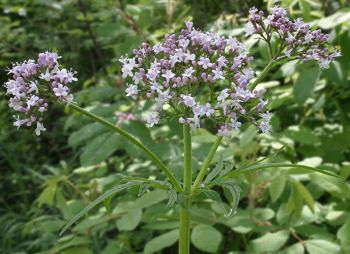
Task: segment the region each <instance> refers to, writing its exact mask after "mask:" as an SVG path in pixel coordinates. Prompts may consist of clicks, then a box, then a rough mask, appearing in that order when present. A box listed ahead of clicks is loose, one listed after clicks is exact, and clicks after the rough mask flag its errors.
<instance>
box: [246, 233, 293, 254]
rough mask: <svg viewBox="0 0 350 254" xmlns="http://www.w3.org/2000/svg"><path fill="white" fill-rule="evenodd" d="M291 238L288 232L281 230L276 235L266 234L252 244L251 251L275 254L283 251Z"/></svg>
mask: <svg viewBox="0 0 350 254" xmlns="http://www.w3.org/2000/svg"><path fill="white" fill-rule="evenodd" d="M288 238H289V232H288V231H287V230H281V231H278V232H275V233H266V234H265V235H263V236H262V237H260V238H257V239H255V240H253V241H251V243H250V249H251V250H252V251H253V252H257V253H265V252H274V251H278V250H279V249H281V248H282V247H283V246H284V244H285V243H286V242H287V240H288Z"/></svg>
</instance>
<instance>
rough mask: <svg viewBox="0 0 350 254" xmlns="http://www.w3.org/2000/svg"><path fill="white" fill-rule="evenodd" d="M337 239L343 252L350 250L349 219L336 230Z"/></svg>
mask: <svg viewBox="0 0 350 254" xmlns="http://www.w3.org/2000/svg"><path fill="white" fill-rule="evenodd" d="M337 238H338V239H339V240H340V243H341V246H342V248H343V249H344V250H350V218H349V219H348V220H347V221H346V223H345V224H344V225H343V226H342V227H341V228H340V229H339V230H338V232H337Z"/></svg>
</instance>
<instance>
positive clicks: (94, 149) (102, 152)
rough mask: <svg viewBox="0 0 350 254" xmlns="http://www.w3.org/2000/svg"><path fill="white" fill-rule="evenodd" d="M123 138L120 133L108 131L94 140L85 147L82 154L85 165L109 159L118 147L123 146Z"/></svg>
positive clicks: (81, 157)
mask: <svg viewBox="0 0 350 254" xmlns="http://www.w3.org/2000/svg"><path fill="white" fill-rule="evenodd" d="M123 145H124V144H123V139H122V138H121V136H120V135H119V134H118V133H114V132H106V133H103V134H101V135H99V136H97V137H96V138H94V139H93V140H91V142H90V143H89V144H88V145H87V146H86V147H85V149H84V151H83V153H82V154H81V156H80V160H81V163H82V165H83V166H89V165H94V164H97V163H100V162H102V161H104V160H105V159H107V158H108V157H109V156H110V155H111V154H112V153H114V152H115V151H116V150H117V149H120V148H122V147H123Z"/></svg>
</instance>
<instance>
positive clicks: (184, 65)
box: [120, 22, 270, 136]
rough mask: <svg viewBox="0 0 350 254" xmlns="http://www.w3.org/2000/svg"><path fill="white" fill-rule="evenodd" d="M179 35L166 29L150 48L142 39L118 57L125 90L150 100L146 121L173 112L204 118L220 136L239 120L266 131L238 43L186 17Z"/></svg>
mask: <svg viewBox="0 0 350 254" xmlns="http://www.w3.org/2000/svg"><path fill="white" fill-rule="evenodd" d="M185 24H186V28H184V29H182V30H181V32H180V34H179V35H175V34H168V35H166V36H165V39H164V42H162V43H158V44H156V45H154V46H153V47H152V46H150V45H149V44H147V43H142V45H141V47H140V48H138V49H135V50H134V52H133V53H134V56H133V57H131V58H127V57H123V58H121V59H120V62H121V63H122V64H123V67H122V76H123V78H124V79H127V80H128V81H129V82H130V83H129V84H128V85H127V88H126V95H127V96H130V97H132V98H137V97H139V96H142V97H146V98H153V99H154V100H155V109H154V112H153V113H152V114H151V115H150V116H149V118H148V120H147V121H148V123H149V125H150V126H153V125H155V124H158V123H159V121H160V118H161V115H162V114H165V113H166V112H172V113H173V114H176V115H177V117H178V119H179V122H180V123H182V124H190V125H191V127H192V128H194V129H195V128H199V127H200V126H201V125H202V123H203V122H204V121H205V120H212V121H213V122H214V123H216V124H218V125H219V126H218V134H219V135H224V136H227V135H230V133H231V131H232V130H234V129H239V128H240V126H241V122H240V121H241V119H248V120H249V121H252V122H253V123H255V124H256V125H257V126H258V127H259V128H260V129H261V131H263V132H269V131H270V126H269V124H268V121H269V120H270V117H264V116H265V115H264V114H267V113H264V110H265V105H266V104H267V102H266V101H264V100H263V97H262V96H263V93H264V91H251V90H249V89H248V86H247V85H248V83H249V82H250V80H251V79H252V78H253V77H254V72H253V70H252V69H251V68H250V65H249V63H250V62H251V61H252V59H253V58H252V57H251V56H249V55H248V52H247V51H246V49H245V47H244V45H243V43H241V42H238V41H237V40H236V39H235V38H232V37H229V38H225V37H223V36H219V35H218V34H216V33H212V32H202V31H199V30H196V29H194V28H193V24H192V23H191V22H186V23H185Z"/></svg>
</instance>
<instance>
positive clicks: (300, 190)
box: [293, 181, 315, 211]
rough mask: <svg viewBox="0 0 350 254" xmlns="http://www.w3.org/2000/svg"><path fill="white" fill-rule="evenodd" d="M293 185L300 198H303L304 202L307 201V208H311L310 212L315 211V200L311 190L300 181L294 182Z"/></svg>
mask: <svg viewBox="0 0 350 254" xmlns="http://www.w3.org/2000/svg"><path fill="white" fill-rule="evenodd" d="M293 185H294V188H295V190H296V191H297V192H298V193H299V194H300V196H301V197H302V198H303V200H304V201H305V203H306V204H307V206H308V207H309V208H310V210H311V211H314V206H315V200H314V198H313V197H312V195H311V193H310V192H309V190H308V189H307V188H306V187H305V186H304V185H302V184H301V183H299V182H298V181H293Z"/></svg>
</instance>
